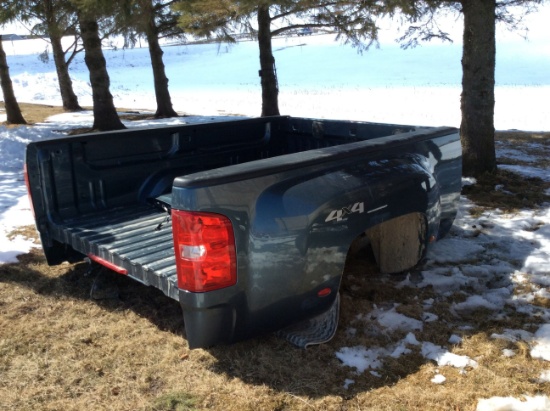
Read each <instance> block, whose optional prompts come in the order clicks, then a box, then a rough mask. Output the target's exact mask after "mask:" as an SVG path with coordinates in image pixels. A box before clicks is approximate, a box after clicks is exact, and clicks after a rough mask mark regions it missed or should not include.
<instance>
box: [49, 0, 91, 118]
mask: <svg viewBox="0 0 550 411" xmlns="http://www.w3.org/2000/svg"><path fill="white" fill-rule="evenodd" d="M43 10H44V17H45V18H46V27H47V30H48V36H49V37H50V41H51V43H52V52H53V59H54V62H55V69H56V71H57V81H58V83H59V92H60V93H61V101H62V103H63V109H64V110H66V111H81V110H82V107H80V105H79V104H78V98H77V96H76V94H75V92H74V90H73V82H72V81H71V76H70V75H69V66H68V65H67V62H66V61H65V52H64V51H63V46H62V45H61V38H62V37H63V33H62V31H61V30H60V27H59V24H58V21H57V20H56V15H55V10H54V4H53V3H52V0H46V1H44V2H43Z"/></svg>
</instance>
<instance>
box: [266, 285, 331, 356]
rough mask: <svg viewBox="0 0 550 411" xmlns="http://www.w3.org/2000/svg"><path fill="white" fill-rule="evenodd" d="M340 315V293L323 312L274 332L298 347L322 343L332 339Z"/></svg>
mask: <svg viewBox="0 0 550 411" xmlns="http://www.w3.org/2000/svg"><path fill="white" fill-rule="evenodd" d="M339 315H340V293H338V294H337V295H336V299H335V300H334V303H333V304H332V305H331V307H330V308H329V309H328V310H327V311H325V312H324V313H322V314H320V315H318V316H317V317H313V318H310V319H309V320H305V321H302V322H300V323H297V324H294V325H291V326H290V327H287V328H283V329H282V330H279V331H277V332H276V333H275V335H276V336H277V337H279V338H283V339H285V340H287V341H288V342H289V343H291V344H293V345H295V346H297V347H299V348H308V347H309V346H310V345H316V344H323V343H326V342H328V341H330V340H331V339H332V337H334V334H336V328H338V317H339Z"/></svg>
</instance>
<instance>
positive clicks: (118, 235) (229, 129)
mask: <svg viewBox="0 0 550 411" xmlns="http://www.w3.org/2000/svg"><path fill="white" fill-rule="evenodd" d="M449 132H450V131H449V129H443V128H441V129H433V128H416V127H414V126H402V125H392V124H377V123H362V122H349V121H330V120H314V119H303V118H291V117H268V118H259V119H244V120H235V121H230V122H224V123H207V124H198V125H197V124H195V125H183V126H175V127H173V126H172V127H163V128H155V129H139V130H136V129H133V130H123V131H115V132H111V133H96V134H88V135H81V136H76V137H69V138H61V139H56V140H50V141H42V142H37V143H31V144H29V145H28V147H27V162H26V166H27V175H28V178H29V190H30V193H31V197H32V199H33V205H34V209H35V212H36V222H37V227H38V230H39V232H40V234H41V239H42V244H43V248H44V252H45V255H46V258H47V260H48V263H49V264H59V263H61V262H62V261H65V260H68V259H69V260H70V259H79V258H82V257H83V256H90V255H91V256H92V257H93V258H96V259H101V260H102V262H103V263H106V264H112V265H113V266H114V267H118V268H119V269H120V270H123V271H125V272H126V274H127V275H128V276H131V277H132V278H134V279H136V280H138V281H140V282H142V283H144V284H147V285H152V286H154V287H156V288H159V289H160V290H162V291H163V292H164V293H165V294H166V295H167V296H169V297H171V298H174V299H176V300H178V288H177V280H176V267H175V257H174V250H173V239H172V226H171V223H170V221H167V217H169V213H167V212H166V210H163V209H162V207H158V206H155V205H153V204H151V203H150V201H151V200H152V199H155V198H159V197H160V196H165V197H166V200H167V202H168V205H169V203H170V194H171V191H172V188H173V187H175V186H177V185H179V186H180V187H185V186H188V187H191V186H192V188H196V187H197V186H199V187H200V186H201V185H203V184H214V185H220V184H225V183H228V182H229V181H233V180H238V179H239V178H242V175H245V174H246V175H247V176H250V170H253V171H254V170H255V171H254V172H253V173H252V174H254V175H255V176H256V177H257V176H259V175H260V174H258V171H257V170H262V171H261V174H267V175H269V174H270V173H275V172H286V171H288V170H291V169H293V168H294V169H296V167H302V166H304V165H305V164H306V163H307V164H310V163H316V162H318V161H321V162H322V161H326V160H327V159H333V158H334V159H338V162H339V163H341V164H346V163H347V162H348V160H347V152H348V149H347V148H344V147H350V148H349V150H351V152H352V153H353V152H355V153H358V154H355V155H356V156H357V155H359V157H361V158H364V157H362V156H364V155H365V154H364V153H367V152H369V153H370V152H371V151H381V150H382V149H383V148H384V147H387V146H388V145H390V146H391V145H393V146H395V147H394V150H396V152H399V150H400V145H401V144H405V143H406V144H411V142H412V144H417V143H415V142H418V144H424V141H428V140H429V139H430V138H432V137H433V136H436V135H442V136H445V135H447V134H449ZM394 135H398V136H396V137H395V138H394V137H392V136H394ZM350 143H356V144H350ZM346 145H348V146H346ZM358 145H359V146H358ZM335 146H341V147H342V148H341V149H337V150H336V151H335V150H334V149H332V147H335ZM310 150H314V151H310ZM315 150H316V151H315ZM427 150H430V148H427ZM297 153H301V154H297ZM257 160H260V161H257ZM331 161H333V160H331ZM228 166H231V167H228ZM320 167H321V166H320ZM321 168H322V167H321ZM229 170H231V171H229ZM285 170H286V171H285ZM243 173H244V174H243ZM186 176H192V178H191V180H190V181H187V180H188V179H187V177H186ZM228 177H229V179H228ZM203 180H204V181H203ZM206 180H208V181H206ZM226 180H227V181H226ZM228 187H229V186H228ZM184 189H185V188H184ZM231 196H233V197H235V201H238V200H239V196H240V194H239V192H238V190H237V191H233V192H232V193H231ZM67 246H68V247H67ZM104 265H105V264H104Z"/></svg>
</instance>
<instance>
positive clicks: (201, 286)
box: [172, 209, 237, 292]
mask: <svg viewBox="0 0 550 411" xmlns="http://www.w3.org/2000/svg"><path fill="white" fill-rule="evenodd" d="M172 228H173V232H174V249H175V252H176V265H177V273H178V288H180V289H183V290H187V291H192V292H204V291H212V290H217V289H220V288H225V287H229V286H231V285H234V284H236V283H237V257H236V253H235V237H234V234H233V227H232V225H231V221H230V220H229V219H228V218H227V217H225V216H223V215H220V214H214V213H198V212H190V211H181V210H174V209H172Z"/></svg>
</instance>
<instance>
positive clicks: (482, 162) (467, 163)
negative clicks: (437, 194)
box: [388, 0, 542, 177]
mask: <svg viewBox="0 0 550 411" xmlns="http://www.w3.org/2000/svg"><path fill="white" fill-rule="evenodd" d="M395 1H397V2H398V3H400V5H399V7H402V8H403V11H404V13H405V15H407V16H408V17H409V20H410V21H411V22H413V23H414V24H413V25H412V26H410V27H409V30H408V31H407V33H406V35H405V36H403V38H402V40H406V43H405V46H409V45H415V44H417V43H418V42H419V39H422V40H430V39H431V38H434V37H438V38H442V39H448V34H447V33H445V32H443V31H442V30H441V29H440V28H439V27H438V26H437V24H436V18H435V15H436V13H437V12H438V11H439V10H452V11H456V12H461V13H462V14H463V16H464V29H463V51H462V94H461V100H460V108H461V113H462V119H461V123H460V139H461V142H462V173H463V175H465V176H471V177H479V176H481V175H482V174H484V173H494V172H495V171H496V170H497V162H496V154H495V126H494V108H495V67H496V37H495V36H496V23H497V22H499V21H502V22H504V23H506V24H507V25H508V26H509V27H510V28H512V29H515V28H517V27H518V22H519V21H518V18H521V15H520V16H519V17H517V16H518V10H515V12H516V13H515V14H512V13H510V9H509V7H511V6H517V7H520V8H522V11H523V12H524V13H526V12H532V11H533V6H534V5H536V4H540V3H542V0H476V1H471V0H460V1H445V0H431V1H430V0H425V1H410V0H404V1H400V0H395ZM395 1H394V5H395ZM388 3H389V2H388Z"/></svg>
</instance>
